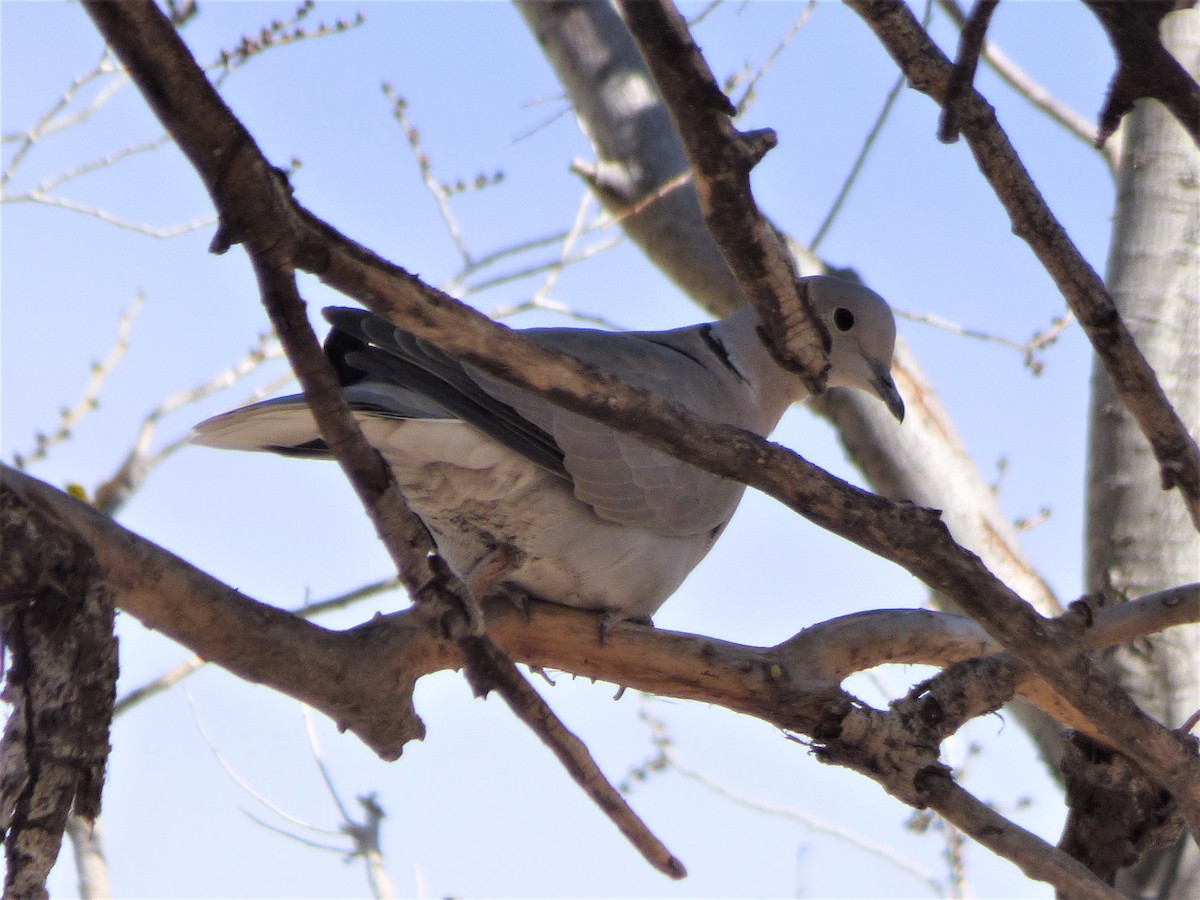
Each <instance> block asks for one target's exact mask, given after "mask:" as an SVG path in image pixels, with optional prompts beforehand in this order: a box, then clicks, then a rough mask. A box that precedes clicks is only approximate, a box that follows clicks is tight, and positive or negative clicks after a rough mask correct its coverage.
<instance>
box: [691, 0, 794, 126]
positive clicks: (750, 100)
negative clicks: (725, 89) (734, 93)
mask: <svg viewBox="0 0 1200 900" xmlns="http://www.w3.org/2000/svg"><path fill="white" fill-rule="evenodd" d="M816 6H817V0H808V3H807V4H805V6H804V9H803V10H801V12H800V15H799V16H797V17H796V21H795V22H793V23H792V25H791V27H790V28H788V30H787V31H785V32H784V34H783V37H781V38H780V39H779V41H778V43H776V44H775V47H774V48H773V49H772V50H771V52H770V53H768V54H767V58H766V59H764V60H763V61H762V62H761V63H760V64H759V66H758V69H757V70H755V72H754V73H753V74H752V75H751V76H750V78H749V80H748V81H747V82H746V89H745V90H744V91H742V96H741V99H739V100H738V101H737V103H735V104H734V108H735V109H736V110H737V112H736V115H738V116H740V115H742V114H743V113H745V112H746V110H748V109H749V108H750V107H751V106H752V105H753V104H754V100H755V97H756V93H755V91H756V89H757V88H758V83H759V82H760V81H762V80H763V78H765V77H766V76H767V73H768V72H770V71H771V67H772V66H773V65H775V61H776V60H777V59H779V55H780V54H781V53H783V51H784V50H786V49H787V47H788V45H789V44H791V42H792V40H793V39H794V38H795V37H796V35H797V34H799V33H800V29H801V28H803V27H804V26H805V25H807V24H808V17H809V16H811V15H812V11H813V10H814V9H816ZM688 27H689V28H695V27H696V23H695V22H689V23H688Z"/></svg>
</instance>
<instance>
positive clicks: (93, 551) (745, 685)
mask: <svg viewBox="0 0 1200 900" xmlns="http://www.w3.org/2000/svg"><path fill="white" fill-rule="evenodd" d="M0 474H3V479H2V481H0V490H2V491H3V500H4V503H5V504H6V505H8V506H9V508H10V509H13V510H15V511H16V513H17V514H19V515H20V516H24V517H29V518H37V519H39V520H41V521H45V522H53V523H55V525H56V527H58V528H60V529H64V530H66V532H67V533H69V534H70V535H72V536H73V537H74V538H75V539H77V540H81V541H83V542H84V543H85V544H86V545H87V551H88V553H89V554H90V555H93V556H94V558H95V560H96V562H97V564H98V565H99V566H100V569H101V571H102V572H103V578H104V580H105V583H106V584H107V585H109V586H110V588H111V589H112V590H113V591H114V594H115V600H116V602H117V604H118V605H119V606H120V607H121V608H122V609H123V610H125V611H126V612H128V613H130V614H131V615H134V616H135V617H137V618H138V619H139V620H140V621H141V622H142V623H143V624H145V625H146V626H147V627H149V628H153V629H155V630H157V631H160V632H162V633H163V634H165V635H167V636H168V637H171V638H173V639H174V640H177V641H179V642H180V643H182V644H184V645H185V646H187V647H189V648H191V649H192V650H193V651H195V652H196V653H197V654H198V655H200V656H201V657H203V658H205V659H209V660H211V661H213V662H216V663H218V664H219V665H221V666H222V667H224V668H226V669H228V670H229V671H231V672H233V673H234V674H236V675H238V676H240V677H242V678H245V679H247V680H250V681H254V682H258V683H263V684H267V685H268V686H270V687H272V688H274V689H276V690H279V691H281V692H283V693H286V694H288V695H290V696H293V697H295V698H296V699H299V700H301V701H302V702H304V703H307V704H308V705H310V706H312V707H313V708H315V709H318V710H320V711H321V712H323V713H324V714H326V715H328V716H330V717H331V718H332V719H333V720H334V722H335V723H337V724H338V726H339V727H340V728H342V729H349V730H351V731H353V732H354V733H355V734H357V735H358V736H359V737H360V738H361V739H362V740H363V741H364V742H365V743H366V744H367V745H368V746H369V747H371V748H372V749H373V750H374V751H375V752H376V753H378V754H379V755H381V756H383V757H384V758H388V759H393V758H396V757H397V756H399V754H400V752H401V751H402V749H403V747H404V744H405V743H407V741H409V740H413V739H420V738H421V737H422V736H423V735H424V729H423V726H422V725H421V722H420V720H419V718H417V715H416V712H415V710H414V708H413V698H412V694H413V688H414V686H415V684H416V682H417V680H419V679H420V678H421V677H423V676H425V675H427V674H430V673H432V672H435V671H440V670H443V669H453V668H457V667H459V666H461V664H462V655H461V649H460V647H459V645H458V644H456V643H455V642H454V641H451V640H449V639H446V638H443V637H439V636H438V635H437V634H435V633H434V632H433V631H432V630H431V629H429V628H428V627H427V625H426V624H425V622H424V621H423V616H422V613H421V610H420V609H418V608H413V609H410V610H408V611H406V612H402V613H397V614H394V615H391V616H386V617H376V618H375V619H373V620H371V621H370V622H368V623H365V624H363V625H361V626H358V627H357V628H354V629H351V630H349V631H344V632H332V631H328V630H326V629H323V628H320V627H318V626H315V625H312V624H311V623H309V622H306V621H304V620H301V619H299V618H298V617H296V616H294V615H291V614H289V613H286V612H283V611H281V610H277V609H274V608H273V607H269V606H265V605H263V604H260V603H257V602H256V601H254V600H252V599H250V598H248V597H246V596H244V595H243V594H241V593H240V592H238V591H235V590H233V589H231V588H228V587H226V586H225V585H223V584H221V583H220V582H217V581H216V580H215V579H213V578H211V577H210V576H207V575H205V574H204V573H202V572H200V571H198V570H196V569H194V568H192V567H191V566H189V565H188V564H187V563H185V562H183V561H182V560H180V559H178V558H177V557H175V556H173V555H172V554H170V553H168V552H167V551H165V550H162V549H161V548H159V547H157V546H155V545H154V544H151V543H150V542H149V541H146V540H144V539H142V538H139V537H137V536H136V535H133V534H132V533H131V532H128V531H126V530H125V529H124V528H122V527H121V526H120V525H118V524H116V523H115V522H113V521H112V520H111V519H108V518H107V517H105V516H103V515H101V514H99V513H98V512H96V511H95V510H94V509H92V508H91V507H89V506H88V505H86V504H84V503H82V502H80V501H78V500H76V499H74V498H73V497H70V496H69V495H67V494H65V493H63V492H61V491H58V490H55V489H54V488H51V487H50V486H48V485H46V484H44V483H42V482H39V481H37V480H36V479H33V478H31V477H29V476H26V475H23V474H21V473H18V472H16V471H15V470H12V469H9V468H7V467H4V468H3V469H0ZM13 552H14V553H29V552H34V551H33V550H32V548H29V547H23V546H20V545H15V546H14V551H13ZM15 568H17V569H19V567H15ZM486 611H487V613H488V625H489V634H491V635H492V636H494V638H495V640H496V643H497V644H498V645H499V646H501V647H503V648H504V651H505V652H507V653H508V654H511V656H512V657H513V658H515V659H517V660H520V661H523V662H525V663H527V664H529V665H531V666H538V667H548V668H554V669H560V670H563V671H569V672H572V673H575V674H578V675H581V676H583V677H589V678H593V679H600V680H606V681H611V682H614V683H617V684H621V685H627V686H630V687H634V688H637V689H639V690H643V691H649V692H653V693H656V694H660V695H663V696H668V697H677V698H680V699H690V700H697V701H701V702H706V703H714V704H717V705H721V706H724V707H726V708H728V709H731V710H734V711H737V712H743V713H746V714H748V715H753V716H756V717H758V718H762V719H765V720H766V721H768V722H771V723H772V724H775V725H776V726H777V727H780V728H783V729H786V730H789V731H798V732H802V733H805V734H809V735H812V736H813V738H814V740H815V741H816V742H817V744H818V746H819V748H820V752H821V753H822V754H824V757H825V758H826V759H828V760H829V761H832V762H838V763H839V764H845V765H851V766H852V767H853V768H855V769H856V770H859V771H863V772H864V773H865V774H868V775H870V776H871V777H873V778H875V779H876V780H878V781H880V783H881V784H882V785H883V786H884V787H885V788H886V789H887V790H888V791H889V792H891V793H893V794H895V795H896V796H898V797H900V798H902V799H905V800H906V801H907V802H913V803H916V804H917V805H918V806H929V807H931V808H933V809H936V810H938V811H939V812H941V813H942V814H943V815H946V816H947V818H949V819H950V820H951V821H953V822H955V824H956V825H958V826H959V827H960V828H962V829H963V830H964V831H966V832H968V833H972V834H976V833H978V835H979V838H980V840H981V841H982V842H984V843H985V844H986V845H988V846H992V847H993V849H997V850H998V851H1000V852H1006V853H1007V852H1017V851H1014V850H1013V849H1012V848H1013V847H1017V848H1018V849H1019V848H1020V847H1021V846H1024V845H1023V844H1021V843H1020V842H1021V841H1024V840H1025V838H1023V837H1021V835H1023V832H1020V831H1019V829H1018V830H1017V831H1016V832H1011V831H1010V830H1008V829H1009V828H1011V826H1006V828H1005V829H1003V830H1000V831H997V830H996V829H995V828H994V827H993V826H992V825H987V826H986V827H983V826H979V827H976V826H973V825H972V821H973V819H972V816H975V815H977V814H978V810H977V809H976V807H977V806H978V804H977V802H968V800H967V799H965V798H968V797H969V795H964V794H960V793H959V792H958V791H957V790H952V789H951V788H950V787H949V786H947V785H946V784H943V783H942V782H939V781H937V780H936V779H932V780H931V779H928V778H926V777H925V776H922V777H921V778H917V777H916V776H917V775H918V774H919V773H921V772H924V771H926V770H927V769H928V768H929V767H930V766H935V767H936V746H937V743H938V742H939V740H940V738H944V737H945V736H946V735H947V734H948V733H949V731H950V730H953V728H957V727H958V725H959V724H961V722H963V721H965V720H966V718H968V717H969V716H970V715H971V714H973V713H971V711H970V709H969V708H968V707H964V706H962V705H961V704H958V705H954V704H951V703H950V702H949V701H948V700H946V698H949V697H952V696H953V695H954V693H955V691H957V690H959V687H960V684H961V683H959V682H952V681H947V682H946V685H945V687H944V688H943V689H940V690H935V689H934V688H931V687H928V686H926V687H923V688H922V689H920V690H918V691H916V692H914V696H913V698H912V699H911V700H910V701H905V702H906V703H908V704H909V706H908V707H906V706H904V705H903V704H900V705H898V706H897V712H896V713H895V714H894V715H893V714H890V713H878V712H875V711H870V710H865V709H863V708H861V707H859V706H858V705H857V703H856V702H855V701H853V699H852V698H850V697H849V696H848V695H846V694H845V693H844V692H842V691H841V690H840V688H839V687H838V683H839V682H840V681H841V679H842V678H844V677H845V676H846V675H848V674H850V673H851V672H853V671H859V670H862V669H866V668H871V667H874V666H875V665H878V664H881V663H884V662H893V663H923V664H934V665H945V664H948V663H952V662H954V661H956V660H960V661H961V660H968V659H970V658H972V657H977V656H979V655H980V654H987V653H992V652H994V651H995V650H996V649H997V647H998V645H997V644H996V643H995V642H994V641H991V640H990V639H989V638H988V637H987V635H986V634H985V633H984V632H983V631H982V629H980V628H979V627H978V626H977V625H975V624H974V623H972V622H970V621H969V620H967V619H965V618H964V617H960V616H952V615H947V614H942V613H931V612H925V611H919V610H891V611H879V612H874V613H862V614H858V615H856V616H849V617H846V618H845V619H842V620H838V621H834V622H827V623H823V624H822V625H819V626H816V627H814V628H812V629H809V630H807V631H805V632H802V633H801V634H799V635H797V636H795V637H794V638H792V639H790V640H789V641H785V642H784V643H782V644H780V645H778V646H777V647H773V648H755V647H744V646H739V645H736V644H730V643H726V642H722V641H716V640H710V639H706V638H701V637H696V636H693V635H686V634H679V633H674V632H668V631H663V630H659V629H654V628H648V627H645V626H640V625H635V624H632V623H621V624H619V625H615V626H613V628H612V629H610V631H609V632H608V635H607V638H606V642H605V643H604V644H603V645H598V644H597V643H596V618H595V616H594V615H593V614H590V613H586V612H583V611H580V610H573V609H569V608H566V607H560V606H555V605H553V604H542V603H533V604H532V605H531V608H530V616H529V618H528V619H526V617H525V616H523V615H522V614H521V613H520V612H519V611H517V610H515V609H514V608H513V607H512V606H511V604H508V603H504V602H498V603H493V604H489V605H488V606H487V608H486ZM1195 621H1200V585H1190V586H1187V587H1184V588H1179V589H1176V590H1173V591H1170V592H1163V593H1162V594H1160V595H1154V596H1151V597H1146V598H1142V599H1141V600H1139V601H1133V602H1130V603H1128V604H1124V605H1121V606H1118V607H1115V608H1112V609H1105V610H1100V611H1099V612H1098V613H1097V615H1096V618H1095V622H1094V624H1093V626H1092V627H1091V628H1089V629H1087V630H1086V631H1085V632H1084V638H1085V640H1086V643H1087V645H1088V646H1089V647H1099V646H1105V645H1107V644H1110V643H1112V642H1114V641H1124V640H1129V639H1131V638H1132V637H1134V636H1135V635H1137V634H1140V633H1144V632H1146V631H1151V630H1160V629H1162V628H1165V627H1169V626H1170V625H1173V624H1180V623H1183V622H1195ZM964 664H965V665H972V664H974V665H984V664H986V665H990V666H991V667H992V676H993V677H991V678H990V679H981V678H974V679H969V680H967V681H966V682H965V683H967V684H974V685H983V686H985V687H987V688H988V689H989V691H990V696H989V698H988V699H987V700H986V702H985V703H984V705H983V706H982V707H980V708H979V712H983V711H986V709H990V708H994V706H995V705H996V704H998V703H1000V702H1003V700H1004V699H1007V696H1008V695H1009V694H1011V692H1012V691H1014V690H1015V691H1016V692H1018V693H1020V694H1021V695H1022V696H1025V697H1027V698H1028V699H1030V700H1031V701H1033V702H1035V703H1038V705H1039V706H1042V707H1043V708H1047V709H1049V710H1053V711H1058V712H1062V711H1063V710H1064V709H1066V711H1067V713H1068V718H1067V721H1071V719H1070V717H1069V716H1070V708H1069V707H1063V706H1062V704H1061V703H1056V700H1055V697H1054V693H1055V692H1054V691H1053V689H1052V688H1051V687H1050V686H1048V685H1046V684H1045V683H1044V682H1042V681H1041V680H1040V679H1038V678H1037V676H1036V675H1035V674H1034V673H1033V672H1032V671H1031V670H1029V669H1028V668H1027V667H1025V666H1023V665H1021V664H1020V663H1019V662H1017V661H1016V660H1014V659H1013V658H1012V657H1011V656H1008V655H1007V654H1002V655H1000V656H991V657H987V658H986V659H983V660H979V659H975V660H973V662H972V663H964ZM1000 672H1006V673H1007V674H1006V675H1005V677H1004V678H1003V679H1001V678H999V677H996V675H997V673H1000ZM997 685H1001V686H1002V688H1003V689H997V687H996V686H997ZM969 696H974V694H970V695H969ZM930 698H935V699H936V703H937V704H938V708H942V709H950V708H952V707H953V708H954V709H956V710H958V713H957V714H955V715H954V716H952V717H951V718H945V717H943V718H938V717H934V716H931V715H929V714H927V713H922V712H916V711H914V710H918V709H920V708H926V709H927V708H930V707H929V704H930V703H931V702H932V701H931V699H930ZM913 704H917V705H916V706H913ZM922 705H923V707H922ZM909 707H912V708H909ZM864 716H865V717H866V718H865V719H864V718H863V717H864ZM1082 721H1083V725H1084V726H1085V727H1089V726H1088V723H1087V721H1086V720H1082ZM931 728H936V729H938V730H937V731H936V733H934V732H931V731H930V729H931ZM885 735H891V738H894V740H892V739H888V740H883V739H882V737H881V736H885ZM906 747H907V748H910V749H908V750H906V749H905V748H906ZM921 748H924V749H921ZM914 752H915V753H916V755H915V756H914V755H912V754H913V753H914ZM931 752H932V753H933V756H932V757H930V756H929V754H930V753H931ZM922 760H924V762H922ZM885 763H886V764H885ZM964 804H966V805H965V806H964ZM972 810H975V811H974V812H972ZM993 815H994V814H993ZM997 818H998V817H997ZM1001 821H1002V820H1001ZM1014 841H1016V842H1017V843H1015V844H1014V843H1013V842H1014ZM1006 847H1007V848H1009V849H1008V850H1005V848H1006ZM1038 847H1039V848H1040V849H1038V850H1037V852H1034V851H1033V850H1030V849H1029V848H1028V847H1026V848H1025V849H1024V850H1020V851H1019V852H1020V853H1023V854H1032V856H1030V855H1024V856H1013V857H1010V858H1013V859H1014V860H1016V861H1018V863H1019V864H1020V865H1022V866H1023V867H1025V868H1026V870H1027V871H1031V872H1037V873H1039V874H1037V875H1036V876H1035V877H1046V878H1050V879H1051V880H1052V881H1053V883H1055V884H1056V885H1059V886H1063V885H1071V884H1074V883H1076V882H1075V881H1073V880H1072V879H1076V878H1078V877H1082V876H1081V875H1080V873H1078V872H1075V871H1074V870H1073V869H1072V868H1071V866H1070V865H1069V864H1067V863H1064V862H1063V861H1062V860H1058V859H1057V858H1055V857H1054V855H1053V854H1054V851H1052V850H1049V849H1048V848H1045V847H1041V845H1040V844H1039V845H1038ZM1047 854H1049V858H1045V857H1046V856H1047ZM1031 859H1032V860H1034V862H1032V863H1031V862H1030V860H1031ZM1038 859H1042V862H1036V861H1037V860H1038ZM1030 865H1033V866H1034V868H1033V869H1030V868H1028V867H1029V866H1030ZM1093 887H1094V885H1093Z"/></svg>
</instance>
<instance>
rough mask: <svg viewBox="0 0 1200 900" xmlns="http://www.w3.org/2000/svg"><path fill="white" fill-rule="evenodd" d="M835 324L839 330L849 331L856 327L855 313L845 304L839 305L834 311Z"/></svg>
mask: <svg viewBox="0 0 1200 900" xmlns="http://www.w3.org/2000/svg"><path fill="white" fill-rule="evenodd" d="M833 324H834V327H836V328H837V330H838V331H849V330H850V329H851V328H853V327H854V313H852V312H850V310H848V309H846V307H844V306H839V307H838V308H837V309H835V310H834V311H833Z"/></svg>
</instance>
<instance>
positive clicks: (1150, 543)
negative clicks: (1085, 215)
mask: <svg viewBox="0 0 1200 900" xmlns="http://www.w3.org/2000/svg"><path fill="white" fill-rule="evenodd" d="M1162 34H1163V38H1164V43H1165V44H1166V45H1167V47H1168V48H1169V49H1170V50H1171V51H1172V52H1173V53H1174V54H1175V55H1176V56H1177V57H1178V58H1179V60H1180V62H1181V63H1183V65H1184V66H1185V67H1186V68H1187V70H1188V71H1189V72H1191V73H1192V74H1193V75H1196V74H1197V73H1200V11H1197V10H1191V11H1186V12H1176V13H1173V14H1171V15H1169V16H1167V17H1166V18H1165V19H1164V21H1163V26H1162ZM1124 131H1125V147H1124V154H1123V159H1122V164H1121V168H1120V175H1119V180H1118V194H1117V206H1116V216H1115V225H1114V230H1113V241H1112V250H1111V253H1110V256H1109V261H1108V272H1107V281H1108V288H1109V291H1110V292H1111V293H1112V296H1113V298H1114V300H1116V302H1117V305H1118V307H1119V308H1120V310H1121V315H1122V317H1123V318H1124V319H1125V323H1126V325H1128V327H1129V329H1130V330H1131V331H1132V332H1133V335H1134V337H1135V338H1136V339H1137V342H1138V345H1139V346H1140V347H1141V349H1142V352H1143V353H1144V354H1145V355H1146V358H1147V359H1148V360H1149V361H1150V364H1151V365H1152V366H1154V369H1155V370H1156V371H1157V373H1158V377H1159V381H1160V382H1161V383H1162V385H1163V388H1164V390H1165V391H1166V393H1167V395H1168V397H1170V399H1171V401H1172V403H1173V404H1174V405H1175V408H1176V409H1177V410H1178V412H1179V414H1180V416H1181V417H1182V419H1183V420H1184V421H1185V422H1187V423H1188V424H1189V425H1190V426H1191V427H1192V428H1193V434H1194V433H1195V428H1196V427H1200V153H1197V150H1196V146H1195V144H1194V143H1193V142H1192V140H1191V139H1190V138H1189V137H1188V136H1187V134H1186V133H1185V132H1184V131H1183V129H1182V128H1180V126H1179V124H1178V123H1177V122H1176V121H1175V119H1174V118H1173V117H1172V116H1171V114H1170V113H1168V112H1167V111H1166V110H1165V109H1164V108H1163V107H1162V106H1161V105H1160V104H1158V103H1157V102H1153V101H1147V100H1142V101H1139V102H1138V104H1137V109H1136V110H1135V112H1133V113H1132V114H1131V115H1130V116H1129V117H1128V118H1127V119H1126V121H1125V125H1124ZM1088 461H1089V465H1088V473H1087V479H1088V480H1087V496H1088V499H1087V535H1086V540H1087V547H1086V563H1085V564H1086V580H1087V585H1088V589H1089V590H1092V591H1097V590H1104V591H1106V592H1108V593H1110V594H1115V595H1119V596H1128V597H1136V596H1139V595H1141V594H1144V593H1146V592H1148V591H1155V590H1158V589H1160V588H1163V587H1167V586H1169V585H1177V584H1185V583H1188V582H1194V581H1197V580H1200V536H1198V535H1197V533H1196V531H1195V529H1194V528H1193V527H1192V525H1191V523H1190V522H1189V520H1188V514H1187V511H1186V510H1185V509H1184V505H1183V503H1182V502H1181V500H1180V498H1179V495H1178V494H1177V493H1174V492H1164V491H1162V490H1161V489H1160V485H1159V466H1158V463H1157V462H1156V461H1155V459H1154V457H1153V455H1152V453H1151V451H1150V447H1149V446H1148V445H1147V443H1146V440H1145V438H1144V437H1143V436H1142V434H1141V432H1140V431H1139V429H1138V426H1137V425H1136V423H1135V422H1134V421H1133V419H1132V417H1131V416H1130V415H1129V414H1128V413H1127V412H1126V411H1125V410H1124V408H1123V407H1122V406H1121V405H1120V404H1119V403H1118V402H1117V401H1116V399H1115V397H1114V394H1113V389H1112V385H1111V384H1110V382H1109V379H1108V377H1107V375H1106V374H1105V373H1104V369H1103V367H1102V366H1100V365H1099V364H1096V365H1095V367H1094V372H1093V376H1092V406H1091V433H1090V435H1089V447H1088ZM1112 664H1113V666H1114V667H1116V668H1117V670H1118V671H1119V672H1120V673H1121V676H1122V680H1123V682H1124V683H1125V685H1126V687H1127V688H1128V689H1129V690H1130V692H1131V693H1132V694H1133V696H1134V697H1135V698H1136V699H1137V700H1138V702H1139V703H1140V704H1141V705H1142V707H1143V708H1144V709H1146V710H1147V712H1149V713H1150V714H1151V715H1153V716H1155V717H1157V718H1158V719H1160V720H1161V721H1162V722H1164V723H1166V724H1168V725H1172V726H1178V725H1180V724H1181V723H1182V722H1183V721H1184V720H1186V719H1187V717H1188V716H1189V715H1191V714H1192V713H1193V712H1194V711H1195V710H1196V709H1197V708H1198V707H1200V629H1197V628H1196V627H1187V628H1176V629H1173V630H1171V631H1169V632H1167V633H1165V634H1162V635H1157V636H1155V637H1153V638H1152V639H1150V640H1146V641H1141V642H1139V643H1138V644H1137V645H1136V646H1129V647H1124V648H1121V649H1120V650H1119V651H1118V652H1116V653H1114V654H1113V656H1112ZM1117 886H1118V888H1119V889H1121V890H1123V891H1126V892H1128V893H1130V894H1132V895H1135V896H1149V897H1160V896H1162V897H1197V896H1200V854H1198V853H1197V851H1196V845H1195V844H1194V843H1193V842H1192V841H1191V840H1190V839H1188V838H1187V837H1186V836H1185V837H1184V838H1183V839H1182V841H1181V842H1180V843H1179V844H1177V845H1176V846H1175V847H1172V848H1169V849H1167V850H1165V851H1162V852H1158V853H1152V854H1148V855H1147V857H1146V858H1145V859H1143V861H1142V863H1141V864H1140V865H1139V866H1137V867H1135V868H1134V869H1131V870H1129V871H1126V872H1123V873H1122V874H1121V876H1120V877H1119V879H1118V882H1117Z"/></svg>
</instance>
